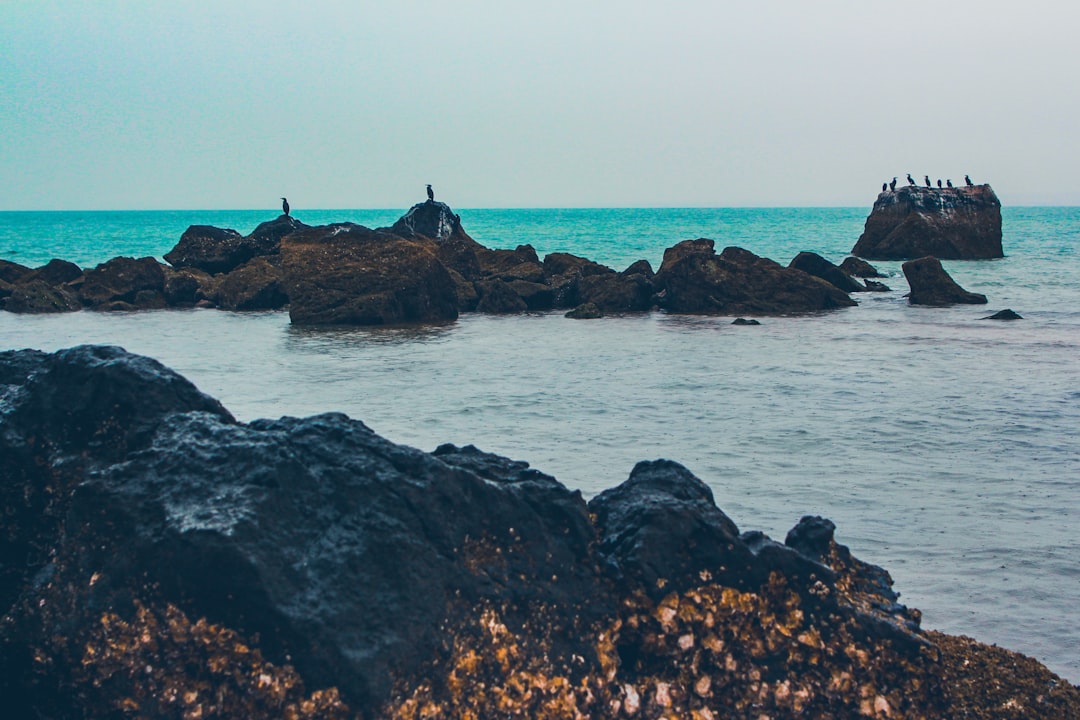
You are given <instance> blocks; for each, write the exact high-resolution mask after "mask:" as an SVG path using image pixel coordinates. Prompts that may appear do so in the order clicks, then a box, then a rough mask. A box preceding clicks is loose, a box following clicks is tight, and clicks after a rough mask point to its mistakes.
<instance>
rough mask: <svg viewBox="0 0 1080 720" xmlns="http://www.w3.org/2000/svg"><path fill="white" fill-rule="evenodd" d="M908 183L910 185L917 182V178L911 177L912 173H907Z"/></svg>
mask: <svg viewBox="0 0 1080 720" xmlns="http://www.w3.org/2000/svg"><path fill="white" fill-rule="evenodd" d="M907 184H908V185H914V184H915V178H913V177H911V173H908V174H907Z"/></svg>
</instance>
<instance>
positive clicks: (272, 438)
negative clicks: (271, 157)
mask: <svg viewBox="0 0 1080 720" xmlns="http://www.w3.org/2000/svg"><path fill="white" fill-rule="evenodd" d="M0 452H2V454H3V457H4V458H5V462H4V463H2V464H0V506H2V507H0V512H3V516H4V518H5V525H4V528H5V532H4V533H3V534H2V535H0V579H2V580H3V582H0V615H2V617H0V703H3V707H4V708H5V712H6V713H8V714H9V715H10V716H11V717H18V718H22V717H28V718H29V717H57V718H60V717H72V718H74V717H80V718H106V717H119V716H139V717H210V716H217V717H246V718H264V717H265V718H271V717H272V718H279V717H294V718H314V717H321V718H353V717H364V718H413V719H417V720H418V719H419V718H435V717H477V718H480V717H506V716H516V717H530V718H554V717H558V718H577V717H590V718H622V717H687V718H721V717H754V718H758V717H760V716H762V715H763V714H764V715H767V716H768V717H770V718H774V719H776V720H780V719H782V718H796V717H844V718H847V717H889V718H916V717H980V718H996V717H1002V718H1004V717H1016V715H1015V713H1014V712H1013V708H1021V709H1022V712H1023V714H1024V717H1031V718H1065V717H1075V716H1076V713H1077V712H1078V711H1080V691H1078V689H1077V688H1075V687H1073V686H1072V685H1070V684H1068V683H1066V682H1063V681H1061V680H1060V679H1059V678H1056V677H1054V676H1053V675H1051V674H1050V673H1049V672H1048V671H1047V670H1046V669H1045V668H1043V667H1041V666H1040V665H1039V664H1038V663H1036V662H1035V661H1033V660H1030V659H1028V658H1023V657H1021V656H1018V655H1015V654H1012V653H1007V652H1006V651H1003V650H999V649H996V648H987V647H985V646H982V645H979V644H977V643H975V642H974V641H970V640H968V639H965V638H950V637H948V636H944V635H941V634H937V633H926V632H924V631H922V630H921V629H920V628H919V615H918V612H917V611H915V610H910V609H907V608H905V607H904V606H902V605H900V604H899V603H898V601H897V596H896V594H895V593H894V592H893V590H892V588H891V584H892V583H891V580H890V578H889V576H888V573H886V572H885V571H884V570H882V569H881V568H877V567H875V566H872V565H868V564H866V563H862V562H860V561H859V560H857V559H856V558H854V557H853V556H852V555H851V553H850V552H849V551H848V550H847V549H846V548H845V547H843V546H842V545H839V544H837V543H836V541H835V539H834V530H835V528H834V527H833V525H832V523H830V522H829V521H827V520H824V519H822V518H814V517H808V518H803V519H802V520H801V521H799V523H798V524H797V525H796V526H795V528H794V529H793V530H792V531H791V532H790V533H789V534H788V536H787V538H786V539H785V542H784V543H778V542H775V541H773V540H770V539H769V538H768V537H767V536H765V535H763V534H761V533H757V532H750V533H740V532H739V529H738V527H737V526H736V525H735V523H734V522H733V521H732V520H731V519H730V518H729V517H727V516H726V515H725V514H724V513H723V512H722V511H721V510H720V509H719V508H718V507H717V506H716V504H715V502H714V499H713V496H712V492H711V490H710V489H709V487H708V486H707V485H705V484H704V483H702V482H701V481H700V480H699V479H697V478H696V477H694V476H693V474H691V473H690V472H689V471H688V470H687V469H686V468H684V467H682V466H681V465H679V464H678V463H675V462H672V461H668V460H660V461H654V462H645V463H640V464H639V465H638V466H637V467H635V468H634V470H633V472H632V473H631V476H630V478H629V479H628V480H627V481H626V482H624V483H623V484H622V485H619V486H618V487H615V488H613V489H611V490H608V491H606V492H604V493H601V494H600V495H598V496H597V497H595V498H594V499H593V500H592V501H591V502H588V503H586V502H585V500H584V499H583V498H582V497H581V495H580V494H579V493H577V492H574V491H571V490H568V489H567V488H565V487H564V486H563V485H561V484H560V483H559V482H558V481H557V480H555V479H554V478H552V477H550V476H548V475H545V474H543V473H541V472H538V471H536V470H534V469H532V468H530V467H529V466H528V464H527V463H524V462H521V461H514V460H510V459H508V458H504V457H499V456H495V455H491V454H488V453H484V452H482V451H480V450H478V449H476V448H473V447H471V446H468V447H457V446H453V445H444V446H441V447H439V448H438V449H436V450H435V451H434V452H433V453H425V452H421V451H419V450H415V449H412V448H408V447H404V446H400V445H395V444H394V443H391V442H389V441H387V440H385V439H383V438H381V437H379V436H377V435H376V434H375V433H373V432H372V431H371V430H370V429H368V428H367V427H366V426H365V425H364V424H363V423H361V422H359V421H357V420H352V419H349V418H348V417H345V416H344V415H340V414H333V413H331V414H325V415H317V416H313V417H309V418H281V419H279V420H258V421H254V422H251V423H239V422H236V421H235V420H234V419H233V418H232V417H231V416H230V415H229V413H228V412H227V411H226V410H225V409H224V408H223V407H221V405H220V404H219V403H217V402H216V401H215V400H213V399H212V398H209V397H207V396H205V395H203V394H201V393H200V392H198V390H197V389H196V388H195V387H194V386H192V385H191V384H190V383H189V382H187V381H186V380H184V379H183V378H181V377H180V376H178V375H176V374H175V373H173V372H171V371H169V370H168V369H166V368H164V367H163V366H161V365H160V364H158V363H156V362H155V361H153V360H149V359H147V358H143V357H138V356H134V355H130V354H128V353H125V352H124V351H122V350H120V349H118V348H103V347H79V348H72V349H70V350H64V351H61V352H59V353H56V354H51V355H49V354H45V353H40V352H36V351H20V352H3V353H0Z"/></svg>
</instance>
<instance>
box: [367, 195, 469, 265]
mask: <svg viewBox="0 0 1080 720" xmlns="http://www.w3.org/2000/svg"><path fill="white" fill-rule="evenodd" d="M386 230H387V231H388V232H389V233H391V234H393V235H398V236H400V237H404V238H418V237H420V238H428V239H429V240H432V241H434V242H435V245H436V248H437V249H436V254H437V255H438V256H439V260H441V261H442V263H443V264H444V265H446V267H448V268H450V269H451V270H454V271H456V272H458V273H459V274H460V275H461V276H462V277H463V278H465V279H466V280H478V279H479V278H480V276H481V274H482V271H481V268H480V260H479V258H478V253H481V252H484V251H485V250H486V248H485V247H484V246H483V245H481V244H480V243H478V242H476V241H475V240H473V239H472V238H471V237H469V234H468V233H467V232H465V228H464V227H462V225H461V216H460V215H457V214H456V213H455V212H454V211H453V210H452V209H450V206H449V205H447V204H446V203H441V202H435V201H433V200H429V201H427V202H423V203H419V204H417V205H413V206H412V207H411V208H409V211H408V212H406V213H405V214H404V215H403V216H401V217H400V218H399V219H398V221H397V222H395V223H394V224H393V225H392V226H390V227H389V228H386Z"/></svg>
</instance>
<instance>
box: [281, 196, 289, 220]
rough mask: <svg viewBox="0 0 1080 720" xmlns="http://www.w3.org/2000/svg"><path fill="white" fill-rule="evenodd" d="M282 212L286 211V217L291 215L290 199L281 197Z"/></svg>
mask: <svg viewBox="0 0 1080 720" xmlns="http://www.w3.org/2000/svg"><path fill="white" fill-rule="evenodd" d="M281 212H283V213H285V217H288V216H289V201H288V200H286V199H285V198H281Z"/></svg>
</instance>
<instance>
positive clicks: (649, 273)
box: [620, 260, 656, 280]
mask: <svg viewBox="0 0 1080 720" xmlns="http://www.w3.org/2000/svg"><path fill="white" fill-rule="evenodd" d="M620 275H623V276H624V277H629V276H631V275H642V276H644V277H645V278H647V279H649V280H652V279H653V278H654V277H655V276H656V273H655V272H653V269H652V265H650V264H649V261H648V260H635V261H634V262H632V263H630V267H628V268H626V269H625V270H623V271H622V272H621V273H620Z"/></svg>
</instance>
